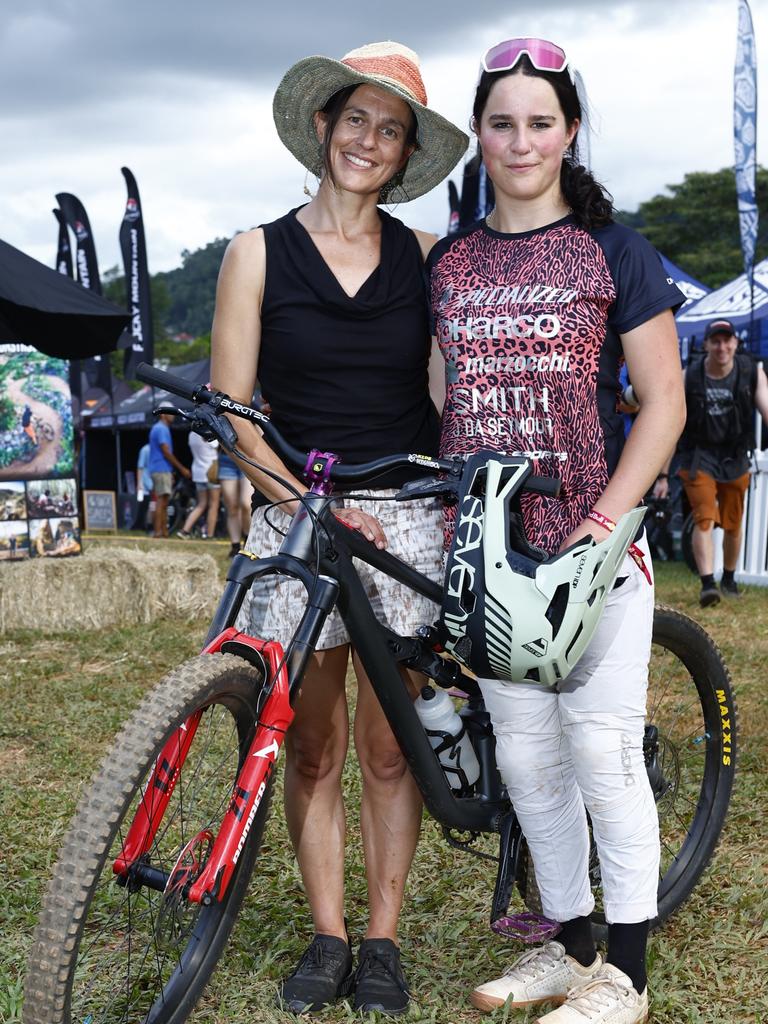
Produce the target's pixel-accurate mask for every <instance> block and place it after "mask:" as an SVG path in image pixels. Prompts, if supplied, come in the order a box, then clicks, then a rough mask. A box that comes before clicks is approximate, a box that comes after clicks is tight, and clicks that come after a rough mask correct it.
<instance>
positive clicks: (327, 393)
mask: <svg viewBox="0 0 768 1024" xmlns="http://www.w3.org/2000/svg"><path fill="white" fill-rule="evenodd" d="M274 117H275V123H276V125H277V130H278V133H279V135H280V138H281V139H282V141H283V142H284V143H285V145H286V146H287V148H288V149H289V150H290V151H291V153H293V155H294V156H296V157H297V159H298V160H299V161H300V162H301V163H302V164H303V165H304V167H305V168H306V169H307V172H308V175H309V174H310V173H311V174H314V175H316V176H317V178H318V179H319V184H318V187H317V192H316V194H315V195H314V196H312V198H311V200H310V202H308V203H307V204H306V205H305V206H302V207H300V208H298V209H296V210H292V211H291V212H290V213H288V214H286V215H285V216H284V217H281V218H280V219H279V220H277V221H275V222H274V223H272V224H266V225H264V226H263V227H260V228H257V229H256V230H254V231H250V232H245V233H243V234H241V235H238V236H237V237H236V238H234V239H233V241H232V242H231V243H230V245H229V247H228V249H227V252H226V255H225V257H224V261H223V264H222V269H221V275H220V278H219V285H218V293H217V300H216V314H215V318H214V327H213V349H212V380H213V386H214V387H216V388H220V389H221V390H223V391H226V392H228V393H229V394H231V395H232V396H234V397H235V398H236V399H239V400H240V401H244V402H247V401H249V400H250V398H251V394H252V392H253V388H254V384H255V381H256V377H257V374H258V379H259V383H260V386H261V389H262V393H263V396H264V399H265V400H266V401H267V402H268V403H269V405H270V406H271V410H272V418H273V420H274V421H275V423H276V424H277V425H278V427H279V428H280V430H281V431H282V433H283V434H284V436H285V437H286V438H287V439H288V440H289V441H290V442H291V443H292V444H294V445H295V446H296V447H297V448H299V449H302V450H308V449H311V448H319V449H324V450H326V451H333V452H335V453H337V454H339V455H341V456H342V458H343V459H344V460H345V461H347V462H351V463H354V462H362V461H366V460H368V459H372V458H377V457H380V456H383V455H386V454H391V453H393V452H397V451H427V452H429V451H433V450H435V449H436V447H437V443H438V417H437V414H436V411H435V408H434V405H433V403H432V402H431V400H430V397H429V391H428V363H429V357H430V340H429V334H430V332H429V326H428V314H427V306H426V294H425V287H424V280H423V262H424V258H425V256H426V253H427V251H428V250H429V248H430V247H431V245H432V244H433V242H434V241H435V239H434V238H433V237H432V236H430V235H425V234H423V233H421V232H413V231H410V230H409V229H407V228H406V227H405V226H404V225H403V224H402V223H401V222H400V221H398V220H396V219H394V218H393V217H391V216H389V214H387V213H385V212H384V211H382V210H380V209H379V208H378V204H379V203H382V202H385V201H396V202H405V201H407V200H409V199H414V198H416V197H417V196H420V195H423V194H424V193H425V192H428V191H429V190H430V189H431V188H432V187H434V186H435V185H437V184H438V183H439V182H440V181H442V179H443V178H444V177H445V176H446V175H447V174H448V173H449V171H450V170H451V169H452V168H453V167H454V165H455V164H456V163H457V161H458V160H459V159H460V157H461V156H462V154H463V153H464V150H465V148H466V145H467V141H468V140H467V138H466V136H465V135H464V134H463V132H461V131H459V129H458V128H456V127H454V126H453V125H452V124H450V123H449V122H448V121H446V120H445V119H443V118H442V117H440V116H439V115H438V114H436V113H435V112H434V111H432V110H430V109H429V108H428V107H427V96H426V92H425V90H424V84H423V82H422V79H421V74H420V72H419V67H418V58H417V57H416V55H415V54H414V53H413V52H412V51H411V50H408V49H407V48H406V47H404V46H401V45H400V44H398V43H393V42H386V43H374V44H370V45H368V46H363V47H361V48H359V49H357V50H353V51H352V52H351V53H348V54H347V55H346V56H345V57H344V58H343V59H342V60H341V61H337V60H331V59H329V58H326V57H308V58H306V59H305V60H301V61H299V62H298V63H297V64H296V65H294V66H293V67H292V68H290V70H289V71H288V72H287V73H286V75H285V77H284V78H283V80H282V82H281V83H280V85H279V87H278V89H277V93H276V94H275V99H274ZM305 192H306V193H307V194H308V195H311V193H310V192H309V189H308V187H307V185H306V179H305ZM436 377H442V374H441V373H438V374H436ZM235 426H236V429H237V430H238V434H239V442H238V446H239V448H240V449H241V450H242V451H243V452H244V453H245V454H246V455H247V456H248V457H249V458H250V459H251V460H253V461H254V462H256V463H258V464H259V465H260V466H263V467H265V468H266V469H268V470H270V471H271V472H272V473H275V474H277V475H278V476H279V477H281V478H282V479H284V480H286V481H287V482H288V483H290V484H291V485H292V486H293V487H294V488H296V489H297V490H299V491H301V490H302V485H301V483H300V482H299V481H298V480H297V479H296V478H295V477H294V476H293V475H292V474H291V473H290V472H289V471H288V470H287V469H286V467H285V466H284V465H283V464H282V463H281V462H280V460H279V459H278V458H277V457H276V456H275V454H274V453H273V452H272V451H271V450H270V449H269V448H268V447H267V445H266V444H265V443H264V441H263V440H262V439H261V437H260V436H258V434H257V432H256V431H255V430H254V429H253V428H249V427H248V425H243V423H242V421H238V422H237V423H236V424H235ZM241 464H242V466H243V469H244V471H245V472H246V473H247V474H248V475H249V476H250V477H251V479H252V480H253V482H254V484H255V485H256V488H257V490H258V492H259V493H260V495H261V496H262V497H261V501H262V502H263V504H264V505H266V503H267V502H269V503H273V502H277V503H279V505H278V507H277V508H270V510H269V516H268V521H267V518H266V517H265V515H264V508H263V506H262V507H261V508H257V510H256V512H255V514H254V517H253V524H252V527H251V533H250V537H249V541H248V547H249V549H250V550H252V551H255V552H257V553H258V554H260V555H266V554H269V553H271V552H273V551H274V550H276V548H277V546H278V543H279V541H280V539H281V538H280V536H279V534H277V533H275V531H274V530H273V529H272V528H271V526H270V524H271V523H274V525H275V526H276V527H277V528H278V529H280V528H284V525H285V523H286V522H287V521H288V520H287V518H286V517H287V516H289V515H292V514H293V512H294V511H295V509H296V506H297V502H296V501H295V499H294V494H293V492H291V491H290V490H289V489H288V488H287V487H285V486H283V485H282V484H281V483H280V482H278V481H276V480H274V479H273V478H271V477H268V476H266V475H265V474H264V473H260V472H258V471H256V470H254V469H253V468H252V467H250V466H248V465H247V464H245V463H242V462H241ZM409 475H410V474H408V473H405V474H402V473H400V474H397V475H391V476H390V477H389V478H386V479H382V480H381V481H380V483H379V487H380V488H382V490H380V491H379V492H378V494H379V496H380V497H381V498H383V499H386V498H387V497H388V496H390V497H391V496H392V495H393V494H394V493H395V489H396V488H398V487H399V486H400V485H402V483H403V482H404V481H405V480H406V479H408V478H409ZM405 504H406V503H402V505H401V503H395V502H392V501H386V500H381V501H379V500H377V501H374V502H372V503H371V504H370V506H369V508H370V511H369V512H364V511H362V510H361V509H359V508H354V507H345V508H344V509H343V511H342V512H341V513H340V514H341V515H343V518H344V520H345V521H346V522H347V523H348V524H350V525H351V526H353V527H354V528H355V529H358V530H360V531H361V532H362V533H363V534H364V535H365V536H366V537H367V538H368V539H369V540H371V541H372V542H373V543H375V544H376V545H377V546H379V547H382V548H383V547H385V546H389V548H390V550H391V551H393V553H395V554H397V555H399V556H400V557H402V558H404V559H405V560H406V561H409V562H410V563H411V564H413V565H415V566H416V567H417V568H419V569H420V570H421V571H422V572H427V573H430V574H432V575H433V577H434V578H436V579H438V578H439V577H440V571H441V569H440V548H441V516H440V512H439V509H438V507H437V505H436V504H435V503H434V502H432V501H424V502H421V503H419V502H408V503H407V507H403V506H404V505H405ZM368 583H369V592H370V595H371V596H372V598H373V600H374V602H375V603H374V607H377V608H378V610H379V612H380V617H381V619H382V621H384V622H386V623H387V624H388V625H389V626H390V628H392V629H394V630H395V631H397V632H400V633H403V632H405V633H407V632H408V631H410V630H412V629H413V628H414V627H415V626H416V625H418V624H420V623H424V622H432V621H433V618H434V615H435V612H436V609H435V608H434V606H432V605H430V604H429V602H423V601H422V600H421V599H418V598H416V595H413V594H412V592H409V591H405V590H404V589H402V588H398V587H394V586H393V584H392V581H388V579H387V578H386V577H382V576H380V575H379V574H377V573H376V572H375V571H372V572H370V575H369V579H368ZM294 586H295V584H291V583H290V582H288V581H286V582H284V583H280V584H279V585H274V584H272V585H271V587H270V589H269V590H267V589H261V590H258V591H255V592H254V593H253V595H252V597H251V601H250V605H249V607H248V608H247V609H244V614H243V618H242V619H241V622H242V624H243V625H244V627H246V628H248V629H250V630H251V631H252V632H254V633H256V634H257V635H263V636H277V637H279V638H280V639H281V640H282V641H283V642H284V643H286V642H287V641H288V639H289V638H290V636H291V633H292V629H293V626H295V624H296V622H297V619H298V616H297V609H298V610H299V611H300V610H301V608H302V603H301V601H300V600H298V599H297V597H298V595H296V591H295V590H294V589H293V587H294ZM349 653H350V650H349V638H348V637H347V635H346V632H345V630H344V626H343V624H342V622H341V620H340V618H339V617H338V614H337V613H335V614H334V616H333V617H332V618H331V619H330V620H329V621H328V622H327V623H326V627H325V630H324V632H323V635H322V636H321V639H320V643H319V644H318V652H317V654H316V656H315V657H314V659H313V663H312V665H311V667H310V669H309V670H308V672H307V675H306V677H305V680H304V683H303V685H302V693H301V697H300V699H299V701H298V702H297V707H296V718H295V720H294V723H293V724H292V726H291V730H290V733H289V735H288V738H287V742H286V748H287V764H286V773H285V790H286V798H285V808H286V817H287V821H288V827H289V831H290V835H291V839H292V842H293V845H294V848H295V851H296V856H297V859H298V863H299V867H300V870H301V874H302V878H303V881H304V886H305V889H306V893H307V897H308V900H309V904H310V909H311V912H312V918H313V924H314V930H315V935H314V938H313V939H312V941H311V943H310V945H309V947H308V948H307V950H306V951H305V953H304V954H303V956H302V957H301V959H300V961H299V963H298V965H297V966H296V968H295V969H294V971H293V972H292V973H291V974H290V975H289V977H287V978H286V979H285V980H284V981H283V982H282V984H281V986H280V992H279V1002H280V1005H281V1006H282V1007H283V1008H285V1009H288V1010H292V1011H293V1012H296V1013H302V1012H305V1011H312V1010H318V1009H321V1008H322V1007H323V1006H326V1005H327V1004H328V1003H330V1002H332V1001H333V1000H334V999H336V998H339V997H342V996H346V995H350V994H351V993H352V990H353V989H354V996H353V999H354V1005H355V1008H356V1009H362V1010H364V1011H368V1010H373V1009H378V1010H380V1011H383V1012H386V1013H391V1014H396V1013H401V1012H403V1011H404V1010H405V1009H406V1008H407V1005H408V998H409V997H408V986H407V983H406V981H405V977H404V975H403V971H402V968H401V965H400V960H399V949H398V947H397V945H396V940H397V922H398V917H399V913H400V908H401V905H402V899H403V891H404V886H405V880H406V877H407V874H408V870H409V868H410V863H411V859H412V857H413V852H414V849H415V846H416V842H417V838H418V832H419V823H420V818H421V804H420V798H419V795H418V792H417V790H416V787H415V784H414V783H413V780H412V779H411V777H410V775H409V773H408V770H407V767H406V764H405V761H404V759H403V757H402V755H401V752H400V750H399V747H398V746H397V743H396V741H395V739H394V737H393V736H392V733H391V731H390V729H389V726H388V724H387V723H386V721H385V719H384V717H383V714H382V712H381V709H380V707H379V705H378V703H377V701H376V699H375V697H374V695H373V691H372V689H371V685H370V682H369V681H368V679H367V678H366V676H365V675H364V673H363V672H362V670H361V669H360V667H359V666H358V665H356V666H355V667H356V671H357V677H358V697H357V708H356V714H355V725H354V741H355V746H356V749H357V753H358V759H359V761H360V767H361V774H362V780H363V792H362V801H361V812H360V815H361V831H362V837H363V847H364V853H365V863H366V876H367V881H368V894H369V920H368V927H367V931H366V937H365V939H364V941H363V942H362V943H361V945H360V950H359V957H358V966H357V970H356V971H353V958H352V954H351V951H350V947H349V936H348V933H347V929H346V923H345V917H344V840H345V831H346V826H345V814H344V803H343V798H342V791H341V773H342V769H343V766H344V760H345V756H346V751H347V746H348V740H349V724H348V711H347V702H346V696H345V676H346V671H347V663H348V659H349Z"/></svg>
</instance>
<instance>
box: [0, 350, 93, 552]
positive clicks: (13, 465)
mask: <svg viewBox="0 0 768 1024" xmlns="http://www.w3.org/2000/svg"><path fill="white" fill-rule="evenodd" d="M74 473H75V461H74V432H73V428H72V404H71V398H70V392H69V383H68V364H67V361H66V360H64V359H56V358H54V357H53V356H49V355H46V354H45V353H43V352H38V351H37V349H34V348H32V347H31V346H28V345H21V344H6V345H0V562H4V561H18V560H22V559H26V558H30V557H32V558H35V557H54V558H56V557H62V556H67V555H76V554H79V553H80V550H81V548H80V524H79V521H78V516H77V488H76V483H75V480H74Z"/></svg>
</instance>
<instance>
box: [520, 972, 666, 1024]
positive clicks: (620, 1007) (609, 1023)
mask: <svg viewBox="0 0 768 1024" xmlns="http://www.w3.org/2000/svg"><path fill="white" fill-rule="evenodd" d="M646 1020H648V989H647V988H645V989H644V990H643V993H642V995H638V994H637V992H636V991H635V989H634V988H633V986H632V982H631V981H630V980H629V978H628V977H627V976H626V974H624V972H623V971H620V970H619V969H618V967H614V966H613V964H603V966H602V967H601V968H600V969H599V970H598V971H596V973H595V974H594V976H593V977H592V979H591V981H586V982H582V983H581V984H579V985H577V986H575V987H574V988H572V989H571V990H570V992H569V993H568V998H567V999H566V1001H565V1002H564V1003H563V1005H562V1006H560V1007H558V1009H557V1010H553V1011H552V1013H548V1014H546V1016H544V1017H539V1019H538V1020H537V1021H536V1024H642V1022H643V1021H646Z"/></svg>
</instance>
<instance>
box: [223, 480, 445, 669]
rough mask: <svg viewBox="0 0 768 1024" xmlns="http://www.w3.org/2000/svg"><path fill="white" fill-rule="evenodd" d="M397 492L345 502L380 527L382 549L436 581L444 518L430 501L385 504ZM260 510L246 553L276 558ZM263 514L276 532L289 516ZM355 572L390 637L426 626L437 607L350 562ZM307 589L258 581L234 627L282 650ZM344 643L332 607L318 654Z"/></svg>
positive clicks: (272, 535) (277, 580)
mask: <svg viewBox="0 0 768 1024" xmlns="http://www.w3.org/2000/svg"><path fill="white" fill-rule="evenodd" d="M395 494H397V490H396V489H395V490H381V491H377V492H376V495H377V497H376V498H374V499H373V500H371V501H359V500H357V499H355V500H352V499H350V501H349V505H350V507H354V508H362V509H364V510H365V511H366V512H368V513H370V515H372V516H375V517H376V519H378V520H379V522H380V523H381V526H382V529H383V530H384V534H385V536H386V538H387V550H388V551H389V552H390V553H391V554H393V555H396V556H397V557H398V558H401V559H402V560H403V561H404V562H407V563H408V565H410V566H412V568H414V569H417V570H418V571H419V572H421V573H424V575H425V576H428V577H429V578H430V579H432V580H435V581H436V582H441V580H442V575H443V561H442V555H443V514H442V509H441V506H440V503H439V502H437V501H435V499H434V498H423V499H419V500H416V501H407V502H405V501H385V500H381V499H382V498H385V497H387V496H392V495H395ZM264 513H265V509H264V508H258V509H257V510H256V511H255V513H254V515H253V520H252V522H251V531H250V533H249V535H248V542H247V544H246V545H245V547H246V550H247V551H250V552H251V553H252V554H254V555H258V556H259V557H262V558H266V557H269V556H270V555H275V554H277V551H278V549H279V547H280V544H281V543H282V540H283V538H282V537H281V536H280V534H279V533H277V532H276V531H275V530H274V529H273V528H272V527H271V526H270V525H269V523H268V522H267V521H266V519H265V515H264ZM267 516H268V518H269V521H270V522H271V523H274V525H275V527H277V528H278V529H279V530H282V531H285V530H287V529H288V526H289V525H290V521H291V520H290V517H289V516H287V515H286V514H285V513H284V512H282V511H280V510H279V509H276V508H270V509H269V510H268V512H267ZM354 562H355V568H356V569H357V572H358V574H359V576H360V579H361V580H362V583H363V586H364V587H365V592H366V594H367V595H368V599H369V600H370V602H371V606H372V608H373V611H374V613H375V615H376V618H377V619H378V620H379V621H380V622H383V623H384V624H385V625H386V626H388V627H389V628H390V629H391V630H394V632H395V633H400V634H401V635H404V636H407V635H409V634H411V633H412V632H413V631H414V630H415V629H416V627H417V626H421V625H425V624H426V625H431V624H432V623H433V622H434V621H435V619H436V618H437V615H438V611H439V609H438V607H437V605H436V604H434V603H433V602H432V601H429V600H428V599H427V598H426V597H422V595H421V594H417V593H416V592H415V591H413V590H410V589H409V588H408V587H405V586H403V585H402V584H401V583H398V582H397V581H396V580H393V579H392V578H391V577H389V576H387V575H385V574H384V573H382V572H379V571H378V570H377V569H374V568H373V567H372V566H370V565H367V564H366V563H365V562H362V561H360V559H357V558H356V559H355V560H354ZM305 596H306V591H305V590H304V587H303V586H302V584H301V583H298V582H297V581H296V580H290V579H286V578H285V577H280V576H269V577H266V578H265V579H262V580H257V581H256V582H255V583H254V585H253V587H252V588H251V590H250V592H249V593H248V594H247V595H246V598H245V601H244V602H243V607H242V609H241V611H240V615H239V617H238V620H237V626H238V628H239V629H242V630H244V631H245V632H246V633H250V634H252V635H254V636H258V637H263V638H265V639H276V640H279V641H280V642H281V643H282V644H283V646H286V645H287V643H288V641H289V640H290V639H291V637H292V636H293V632H294V630H295V629H296V627H297V626H298V624H299V619H300V618H301V616H302V614H303V611H304V606H305ZM346 643H349V636H348V634H347V630H346V627H345V626H344V623H343V622H342V621H341V615H340V614H339V612H338V610H337V609H334V611H333V612H332V614H331V615H330V616H329V617H328V619H327V620H326V623H325V625H324V627H323V631H322V633H321V634H320V639H319V641H318V644H317V650H320V651H325V650H329V649H330V648H331V647H339V646H340V645H341V644H346Z"/></svg>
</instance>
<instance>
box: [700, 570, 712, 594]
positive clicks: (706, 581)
mask: <svg viewBox="0 0 768 1024" xmlns="http://www.w3.org/2000/svg"><path fill="white" fill-rule="evenodd" d="M714 585H715V577H714V576H713V575H712V573H709V575H708V576H702V577H701V589H702V590H706V589H708V588H709V587H714Z"/></svg>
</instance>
